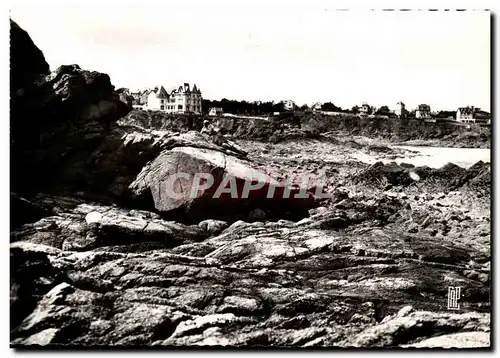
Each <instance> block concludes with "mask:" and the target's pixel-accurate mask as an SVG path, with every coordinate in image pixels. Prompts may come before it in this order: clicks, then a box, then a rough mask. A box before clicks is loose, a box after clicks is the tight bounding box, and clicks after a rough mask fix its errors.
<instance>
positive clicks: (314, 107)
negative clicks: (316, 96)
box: [311, 102, 322, 111]
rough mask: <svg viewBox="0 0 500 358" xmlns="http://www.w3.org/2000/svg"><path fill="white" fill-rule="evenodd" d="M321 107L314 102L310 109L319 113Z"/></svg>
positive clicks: (318, 103)
mask: <svg viewBox="0 0 500 358" xmlns="http://www.w3.org/2000/svg"><path fill="white" fill-rule="evenodd" d="M321 106H322V104H321V103H320V102H316V103H314V104H313V105H312V106H311V109H312V110H313V111H321Z"/></svg>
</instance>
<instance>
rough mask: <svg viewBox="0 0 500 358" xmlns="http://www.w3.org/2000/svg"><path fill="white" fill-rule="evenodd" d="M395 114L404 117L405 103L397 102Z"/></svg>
mask: <svg viewBox="0 0 500 358" xmlns="http://www.w3.org/2000/svg"><path fill="white" fill-rule="evenodd" d="M394 114H395V115H396V116H398V117H399V118H401V117H403V116H404V114H405V104H404V103H403V102H401V101H399V102H398V103H396V109H395V110H394Z"/></svg>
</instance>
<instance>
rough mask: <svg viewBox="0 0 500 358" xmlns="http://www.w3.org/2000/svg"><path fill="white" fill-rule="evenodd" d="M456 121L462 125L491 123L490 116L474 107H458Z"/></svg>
mask: <svg viewBox="0 0 500 358" xmlns="http://www.w3.org/2000/svg"><path fill="white" fill-rule="evenodd" d="M456 119H457V122H462V123H478V122H481V123H488V122H489V121H491V114H490V113H488V112H486V111H482V110H481V108H476V107H474V106H467V107H459V108H458V109H457V117H456Z"/></svg>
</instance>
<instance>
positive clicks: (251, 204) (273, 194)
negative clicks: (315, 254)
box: [130, 147, 314, 219]
mask: <svg viewBox="0 0 500 358" xmlns="http://www.w3.org/2000/svg"><path fill="white" fill-rule="evenodd" d="M208 176H210V178H208ZM212 178H213V181H212ZM211 181H212V183H210V182H211ZM197 188H198V190H196V189H197ZM130 190H131V191H132V192H133V194H134V195H135V197H136V198H141V199H142V200H145V201H148V200H150V201H152V203H151V204H152V205H154V208H155V209H156V210H159V211H160V212H163V213H172V214H175V213H177V212H179V213H181V212H182V213H186V212H187V213H189V216H190V218H192V219H195V218H197V219H202V218H203V219H205V218H214V217H215V216H219V215H223V216H227V215H231V216H232V218H234V215H236V214H237V213H247V214H248V212H250V211H251V210H252V209H256V208H266V210H268V212H267V213H266V214H267V215H270V216H273V215H274V214H277V213H278V212H279V213H280V214H283V215H285V214H287V213H288V214H290V215H292V216H294V215H297V216H298V217H303V216H307V209H309V208H310V207H311V206H312V205H313V203H314V198H313V194H314V193H312V192H311V191H310V190H309V191H308V190H307V188H304V189H303V191H302V192H300V187H299V186H292V185H285V184H283V183H280V182H278V181H277V180H275V179H274V178H272V177H271V176H269V175H267V174H265V173H264V172H263V171H260V170H258V169H256V168H255V167H253V166H252V163H250V162H248V161H245V160H242V159H238V158H236V157H234V156H232V155H229V154H226V153H223V152H220V151H217V150H213V149H207V148H194V147H176V148H173V149H172V150H169V151H164V152H162V153H161V154H160V155H159V156H158V157H157V158H156V159H155V160H154V161H152V162H151V163H149V164H148V165H146V166H145V167H144V169H143V170H142V172H141V173H140V174H139V175H138V176H137V179H136V180H135V181H134V182H133V183H132V184H131V185H130ZM288 192H289V194H288Z"/></svg>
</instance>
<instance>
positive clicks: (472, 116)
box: [311, 101, 491, 123]
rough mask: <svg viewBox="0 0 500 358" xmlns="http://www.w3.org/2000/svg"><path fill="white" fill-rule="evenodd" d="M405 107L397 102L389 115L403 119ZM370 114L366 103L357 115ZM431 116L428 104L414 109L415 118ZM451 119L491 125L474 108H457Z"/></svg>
mask: <svg viewBox="0 0 500 358" xmlns="http://www.w3.org/2000/svg"><path fill="white" fill-rule="evenodd" d="M405 107H406V106H405V104H404V103H403V102H401V101H399V102H398V103H396V106H395V109H394V110H393V111H390V114H393V115H395V116H396V117H398V118H403V117H405V116H407V115H408V111H407V110H406V108H405ZM321 108H322V105H321V103H319V102H318V103H315V104H314V105H313V106H312V107H311V109H312V110H313V111H320V110H321ZM371 112H372V107H371V106H370V105H368V104H367V103H363V104H361V106H359V107H358V113H359V114H360V115H361V116H364V115H366V116H367V115H369V114H371ZM433 116H434V113H432V112H431V107H430V106H429V105H428V104H419V105H418V106H417V108H415V118H418V119H424V120H429V119H432V118H433ZM453 119H455V120H456V121H457V122H462V123H491V114H490V113H489V112H486V111H482V110H481V108H477V107H474V106H467V107H459V108H458V109H457V111H456V116H455V118H453Z"/></svg>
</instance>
